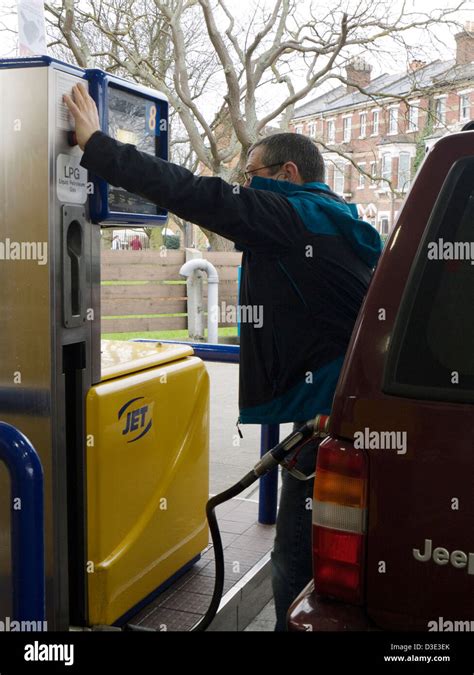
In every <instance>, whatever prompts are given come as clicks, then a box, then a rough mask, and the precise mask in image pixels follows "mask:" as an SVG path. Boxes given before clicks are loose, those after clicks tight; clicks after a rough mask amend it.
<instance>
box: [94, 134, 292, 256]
mask: <svg viewBox="0 0 474 675" xmlns="http://www.w3.org/2000/svg"><path fill="white" fill-rule="evenodd" d="M81 164H82V165H83V166H84V167H86V168H87V169H89V170H90V171H92V172H93V173H95V174H97V175H98V176H100V177H101V178H103V179H105V180H106V181H107V182H108V183H110V184H111V185H115V186H118V187H122V188H124V189H126V190H128V191H129V192H133V193H135V194H138V195H140V196H142V197H144V198H146V199H148V200H149V201H152V202H154V203H155V204H157V205H159V206H161V207H162V208H166V209H168V210H169V211H171V212H172V213H175V214H176V215H177V216H179V217H180V218H184V219H185V220H189V221H191V222H193V223H196V224H198V225H202V226H203V227H205V228H207V229H209V230H211V231H212V232H216V233H217V234H220V235H222V236H223V237H226V238H227V239H230V240H232V241H235V242H238V243H239V244H241V245H243V246H244V247H254V248H255V247H258V248H260V247H261V248H263V249H265V250H269V249H273V248H286V247H288V246H291V245H292V244H294V242H295V239H298V238H299V236H300V235H302V234H303V233H304V226H303V224H302V223H301V221H300V218H299V216H298V214H297V213H296V212H295V211H294V209H293V207H292V206H291V205H290V203H289V202H288V200H287V199H285V197H283V196H281V195H279V194H276V193H273V192H266V191H263V190H253V189H251V188H245V187H240V186H232V185H230V184H229V183H226V182H225V181H223V180H222V179H221V178H213V177H197V176H194V174H192V173H191V172H190V171H188V170H187V169H184V168H182V167H180V166H178V165H177V164H172V163H171V162H166V161H164V160H162V159H159V158H157V157H153V156H152V155H149V154H147V153H143V152H140V151H138V150H137V149H136V147H135V146H133V145H129V144H123V143H120V142H119V141H116V140H114V139H112V138H110V137H109V136H107V135H106V134H103V133H102V132H100V131H99V132H95V133H94V134H93V135H92V136H91V138H90V139H89V140H88V142H87V143H86V146H85V151H84V156H83V158H82V161H81Z"/></svg>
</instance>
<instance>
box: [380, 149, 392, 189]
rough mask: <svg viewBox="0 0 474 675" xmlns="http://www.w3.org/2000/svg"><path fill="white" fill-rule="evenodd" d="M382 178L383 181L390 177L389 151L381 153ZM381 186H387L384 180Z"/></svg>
mask: <svg viewBox="0 0 474 675" xmlns="http://www.w3.org/2000/svg"><path fill="white" fill-rule="evenodd" d="M382 178H383V179H384V181H387V180H388V181H389V180H391V179H392V155H391V154H390V153H389V152H385V153H384V154H383V155H382ZM382 188H385V189H387V188H388V186H387V184H386V183H385V182H384V183H382Z"/></svg>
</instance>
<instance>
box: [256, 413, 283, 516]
mask: <svg viewBox="0 0 474 675" xmlns="http://www.w3.org/2000/svg"><path fill="white" fill-rule="evenodd" d="M279 440H280V426H279V425H278V424H262V428H261V432H260V457H263V455H265V453H266V452H267V451H268V450H270V449H271V448H273V447H275V445H277V444H278V442H279ZM277 499H278V467H275V468H274V469H273V470H272V471H270V473H267V474H266V475H265V476H262V478H260V493H259V500H258V522H259V523H261V524H262V525H274V524H275V523H276V515H277Z"/></svg>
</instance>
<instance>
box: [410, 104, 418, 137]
mask: <svg viewBox="0 0 474 675" xmlns="http://www.w3.org/2000/svg"><path fill="white" fill-rule="evenodd" d="M408 131H418V104H417V103H412V104H411V105H409V106H408Z"/></svg>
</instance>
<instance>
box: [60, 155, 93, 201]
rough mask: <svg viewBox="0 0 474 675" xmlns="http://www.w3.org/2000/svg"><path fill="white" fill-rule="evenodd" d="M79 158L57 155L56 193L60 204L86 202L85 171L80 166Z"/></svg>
mask: <svg viewBox="0 0 474 675" xmlns="http://www.w3.org/2000/svg"><path fill="white" fill-rule="evenodd" d="M80 161H81V158H80V157H77V156H72V155H58V159H57V161H56V193H57V195H58V199H59V201H60V202H64V203H67V204H85V203H86V200H87V169H84V167H83V166H81V165H80Z"/></svg>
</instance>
